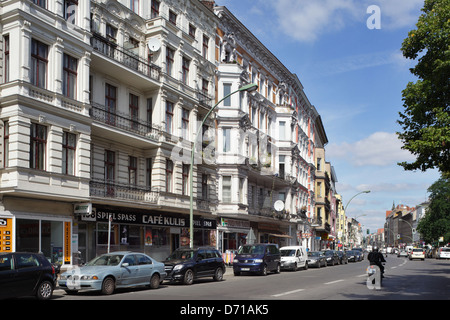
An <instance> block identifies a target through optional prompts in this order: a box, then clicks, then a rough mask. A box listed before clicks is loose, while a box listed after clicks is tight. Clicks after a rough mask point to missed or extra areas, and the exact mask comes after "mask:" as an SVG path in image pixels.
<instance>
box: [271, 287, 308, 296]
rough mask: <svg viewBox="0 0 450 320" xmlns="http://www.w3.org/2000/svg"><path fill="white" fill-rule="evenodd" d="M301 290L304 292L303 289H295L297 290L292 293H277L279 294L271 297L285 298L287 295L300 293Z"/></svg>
mask: <svg viewBox="0 0 450 320" xmlns="http://www.w3.org/2000/svg"><path fill="white" fill-rule="evenodd" d="M303 290H305V289H297V290H293V291H287V292H283V293H279V294H274V295H272V297H281V296H285V295H288V294H292V293H297V292H300V291H303Z"/></svg>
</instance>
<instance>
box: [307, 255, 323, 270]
mask: <svg viewBox="0 0 450 320" xmlns="http://www.w3.org/2000/svg"><path fill="white" fill-rule="evenodd" d="M322 266H324V267H326V266H327V258H325V255H324V253H323V252H322V251H309V252H308V267H317V268H320V267H322Z"/></svg>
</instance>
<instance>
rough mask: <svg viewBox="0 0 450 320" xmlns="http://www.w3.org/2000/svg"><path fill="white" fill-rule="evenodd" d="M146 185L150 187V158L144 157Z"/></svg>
mask: <svg viewBox="0 0 450 320" xmlns="http://www.w3.org/2000/svg"><path fill="white" fill-rule="evenodd" d="M145 176H146V179H145V180H146V186H147V188H148V189H149V190H150V189H151V188H152V158H147V159H146V172H145Z"/></svg>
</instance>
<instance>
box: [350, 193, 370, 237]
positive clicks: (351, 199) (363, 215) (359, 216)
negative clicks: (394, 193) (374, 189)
mask: <svg viewBox="0 0 450 320" xmlns="http://www.w3.org/2000/svg"><path fill="white" fill-rule="evenodd" d="M362 193H370V190H365V191H361V192H358V193H357V194H355V195H354V196H353V197H351V198H350V200H348V202H347V204H346V205H345V208H344V214H346V212H347V207H348V205H349V204H350V202H351V201H352V200H353V198H355V197H356V196H358V195H360V194H362ZM363 216H366V214H362V215H359V216H356V217H355V218H353V219H355V220H356V218H359V217H363ZM351 231H352V237H353V230H351ZM355 239H356V238H355Z"/></svg>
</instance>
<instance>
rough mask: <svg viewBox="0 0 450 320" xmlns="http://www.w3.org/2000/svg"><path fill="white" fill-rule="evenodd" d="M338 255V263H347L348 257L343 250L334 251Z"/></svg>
mask: <svg viewBox="0 0 450 320" xmlns="http://www.w3.org/2000/svg"><path fill="white" fill-rule="evenodd" d="M336 253H337V255H338V257H339V263H340V264H347V263H348V257H347V254H346V253H345V251H340V250H339V251H336Z"/></svg>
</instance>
